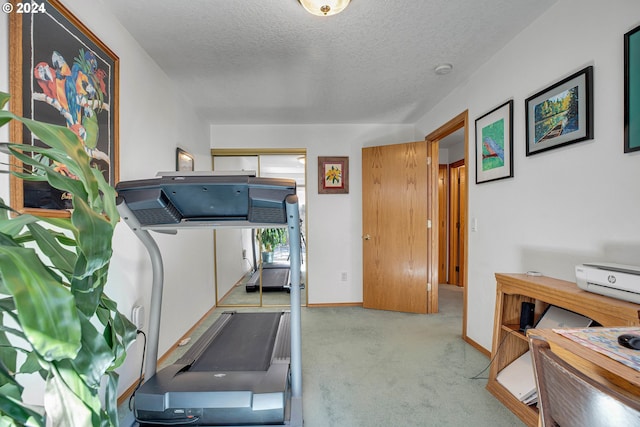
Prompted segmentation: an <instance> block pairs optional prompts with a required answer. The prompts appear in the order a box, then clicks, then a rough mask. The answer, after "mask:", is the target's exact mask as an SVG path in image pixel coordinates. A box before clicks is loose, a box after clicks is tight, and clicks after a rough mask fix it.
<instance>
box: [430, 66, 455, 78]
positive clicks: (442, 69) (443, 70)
mask: <svg viewBox="0 0 640 427" xmlns="http://www.w3.org/2000/svg"><path fill="white" fill-rule="evenodd" d="M451 70H453V65H451V64H438V65H436V68H434V69H433V71H434V72H435V73H436V74H437V75H439V76H443V75H445V74H449V73H450V72H451Z"/></svg>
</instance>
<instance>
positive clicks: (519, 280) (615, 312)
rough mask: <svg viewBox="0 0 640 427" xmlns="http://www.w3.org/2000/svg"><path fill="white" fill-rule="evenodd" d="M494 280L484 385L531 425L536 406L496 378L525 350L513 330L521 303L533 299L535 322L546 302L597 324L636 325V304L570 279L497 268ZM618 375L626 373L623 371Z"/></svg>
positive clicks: (525, 343) (639, 310) (639, 315)
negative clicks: (491, 336) (610, 296)
mask: <svg viewBox="0 0 640 427" xmlns="http://www.w3.org/2000/svg"><path fill="white" fill-rule="evenodd" d="M496 282H497V286H496V308H495V318H494V329H493V342H492V347H491V360H492V363H491V366H490V368H489V380H488V381H487V390H488V391H489V392H491V394H493V395H494V396H495V397H496V398H497V399H498V400H500V401H501V402H502V403H503V404H504V405H505V406H507V407H508V408H509V409H510V410H511V411H512V412H513V413H514V414H516V415H517V416H518V417H519V418H520V419H521V420H522V421H523V422H524V423H525V424H526V425H528V426H531V427H533V426H536V425H537V422H538V410H537V408H536V407H535V406H527V405H525V404H524V403H522V402H520V400H518V398H516V397H515V396H514V395H513V394H511V392H509V390H507V389H506V388H505V387H504V386H502V384H500V383H499V382H498V381H497V380H496V378H497V375H498V373H499V372H500V371H501V370H502V369H504V368H505V367H506V366H507V365H509V364H510V363H511V362H513V361H514V360H516V359H517V358H518V357H520V356H521V355H522V354H523V353H524V352H526V351H528V350H529V342H528V340H527V337H526V336H525V335H524V334H523V333H522V332H520V331H519V330H518V328H519V322H520V308H521V304H522V302H525V301H526V302H532V303H534V304H535V321H537V320H538V319H539V318H540V316H541V315H542V313H543V312H544V310H545V309H546V308H547V307H548V306H549V305H555V306H557V307H561V308H564V309H567V310H570V311H573V312H576V313H578V314H582V315H583V316H586V317H588V318H590V319H593V320H594V321H596V322H598V323H599V324H600V325H602V326H607V327H614V326H638V325H640V304H634V303H631V302H627V301H621V300H618V299H614V298H609V297H606V296H604V295H598V294H594V293H591V292H587V291H584V290H582V289H580V288H578V286H577V285H576V284H575V283H573V282H567V281H565V280H559V279H554V278H552V277H547V276H540V277H535V276H527V275H525V274H504V273H496ZM559 338H563V337H559ZM565 339H566V338H565ZM561 342H562V341H561ZM576 345H579V344H576ZM576 352H578V350H577V349H576ZM594 357H595V356H594ZM602 357H606V356H602ZM585 360H589V359H585ZM612 362H615V361H612ZM591 363H594V362H591ZM616 363H617V362H616ZM595 365H600V359H597V361H596V362H595ZM605 366H606V365H605ZM628 369H631V368H628ZM605 371H606V370H605ZM605 371H603V373H602V375H605V376H606V375H608V374H606V373H605ZM614 371H615V369H614ZM626 372H628V371H626ZM622 378H626V376H625V375H622Z"/></svg>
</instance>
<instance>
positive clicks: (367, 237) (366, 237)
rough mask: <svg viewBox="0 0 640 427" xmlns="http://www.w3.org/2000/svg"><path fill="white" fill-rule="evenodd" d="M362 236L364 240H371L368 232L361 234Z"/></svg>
mask: <svg viewBox="0 0 640 427" xmlns="http://www.w3.org/2000/svg"><path fill="white" fill-rule="evenodd" d="M362 238H363V239H364V240H371V236H369V235H368V234H365V235H364V236H362Z"/></svg>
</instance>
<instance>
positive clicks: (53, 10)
mask: <svg viewBox="0 0 640 427" xmlns="http://www.w3.org/2000/svg"><path fill="white" fill-rule="evenodd" d="M11 4H12V5H13V6H14V8H15V7H18V6H20V5H21V4H22V3H18V2H15V1H12V2H11ZM37 6H38V7H37V8H35V7H32V8H31V11H30V13H11V14H10V15H9V25H10V31H9V36H10V38H9V56H10V70H9V74H10V75H9V79H10V82H9V86H10V92H11V99H12V102H11V110H12V111H13V112H14V113H16V114H18V115H21V116H23V117H27V118H30V119H34V120H38V121H42V122H48V123H54V124H58V125H63V126H67V127H68V128H69V129H71V130H72V131H73V132H74V133H75V134H76V135H77V136H78V138H80V139H81V140H82V142H83V145H84V149H85V151H86V152H87V154H89V156H90V157H91V165H92V166H93V167H96V168H98V169H99V170H100V171H102V173H103V174H104V177H105V179H106V180H107V182H109V183H110V184H111V185H115V184H116V183H117V182H118V178H119V165H118V161H119V159H118V89H119V88H118V77H119V75H118V73H119V70H118V67H119V60H118V57H117V56H116V55H115V54H114V53H113V52H112V51H111V50H110V49H109V48H108V47H107V46H106V45H105V44H104V43H102V42H101V41H100V40H99V39H98V38H97V37H96V36H95V35H94V34H93V33H92V32H91V31H90V30H89V29H88V28H87V27H85V26H84V25H83V24H82V22H80V21H79V20H78V19H77V18H76V17H75V16H73V15H72V14H71V13H70V12H69V11H68V10H67V9H65V8H64V6H63V5H62V4H61V3H60V2H59V1H57V0H47V1H42V2H39V3H37ZM10 138H11V140H12V141H14V142H18V143H22V144H30V145H35V146H37V145H39V144H41V142H40V141H38V140H37V139H36V138H34V137H33V135H31V133H30V132H29V131H28V130H27V129H26V128H23V127H22V126H20V125H18V124H17V123H14V124H12V126H11V127H10ZM52 166H54V167H55V168H56V169H57V170H58V171H59V172H60V173H62V174H66V173H67V171H66V168H65V165H64V164H55V165H52ZM13 167H14V168H15V170H19V169H20V168H21V167H23V165H22V164H16V165H14V166H13ZM11 205H12V207H13V208H14V209H17V210H19V211H22V212H31V213H37V214H38V215H43V216H68V215H69V212H68V209H71V207H72V204H71V198H70V196H69V195H68V194H65V193H64V192H62V191H59V190H57V189H55V188H53V187H51V186H50V185H49V184H48V183H47V182H46V181H43V182H32V181H23V180H21V179H20V178H18V177H15V176H11Z"/></svg>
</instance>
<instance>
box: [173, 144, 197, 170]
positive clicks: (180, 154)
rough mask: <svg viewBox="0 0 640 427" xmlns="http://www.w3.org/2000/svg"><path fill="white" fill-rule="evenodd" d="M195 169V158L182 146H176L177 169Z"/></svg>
mask: <svg viewBox="0 0 640 427" xmlns="http://www.w3.org/2000/svg"><path fill="white" fill-rule="evenodd" d="M193 170H195V162H194V158H193V156H192V155H191V154H189V153H188V152H186V151H185V150H183V149H182V148H176V171H193Z"/></svg>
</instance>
